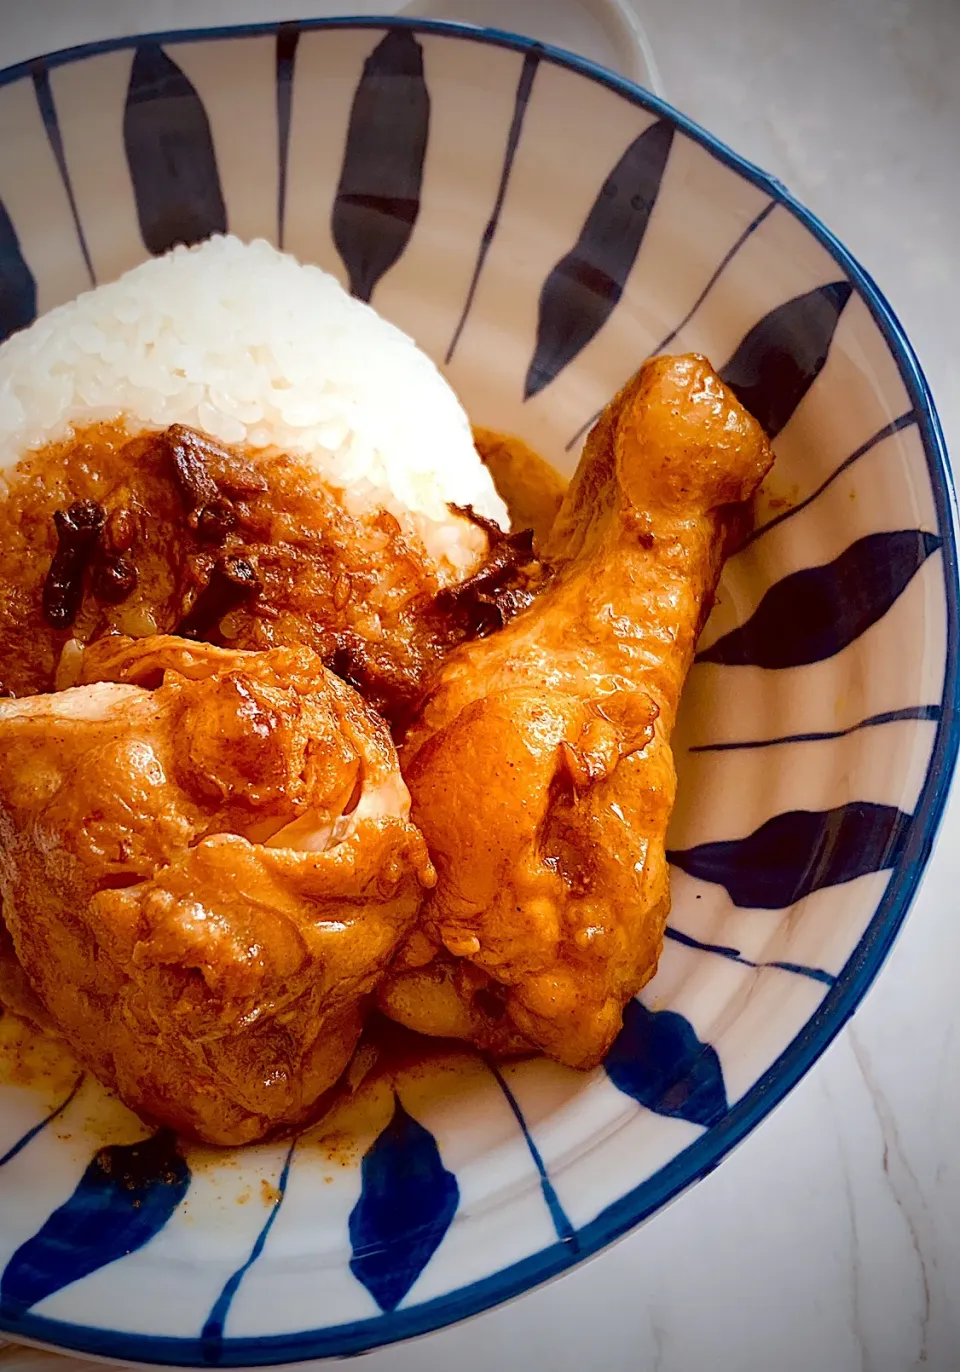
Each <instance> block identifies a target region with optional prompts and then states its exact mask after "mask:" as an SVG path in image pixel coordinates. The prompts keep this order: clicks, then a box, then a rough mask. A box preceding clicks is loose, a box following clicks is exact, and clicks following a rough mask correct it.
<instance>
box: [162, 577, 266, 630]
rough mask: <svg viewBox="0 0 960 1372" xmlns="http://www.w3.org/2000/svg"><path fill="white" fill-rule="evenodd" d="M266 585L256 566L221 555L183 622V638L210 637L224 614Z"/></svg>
mask: <svg viewBox="0 0 960 1372" xmlns="http://www.w3.org/2000/svg"><path fill="white" fill-rule="evenodd" d="M262 589H263V587H262V586H261V584H260V579H259V577H258V576H257V574H256V572H255V571H254V569H253V567H252V566H251V565H250V563H249V562H247V560H246V559H245V558H242V557H221V558H220V559H219V561H217V562H215V563H214V564H213V568H212V570H211V572H210V580H209V581H208V582H207V584H206V586H204V588H203V590H202V591H201V592H200V594H199V595H198V596H197V598H196V600H195V601H194V602H193V605H192V606H191V608H190V610H189V611H188V613H187V614H186V616H185V617H184V619H183V620H182V621H181V622H180V625H179V627H178V628H177V631H176V632H177V633H178V634H179V635H180V636H181V638H193V639H203V638H206V637H207V636H208V635H209V634H210V633H212V632H213V630H214V629H215V628H216V627H217V625H218V624H219V623H220V621H221V619H223V617H224V615H228V614H229V613H230V611H231V610H235V609H236V608H237V607H238V606H239V605H242V604H243V603H244V602H245V601H247V600H251V599H252V598H253V597H254V596H257V595H259V594H260V592H261V590H262Z"/></svg>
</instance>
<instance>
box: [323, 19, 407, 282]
mask: <svg viewBox="0 0 960 1372" xmlns="http://www.w3.org/2000/svg"><path fill="white" fill-rule="evenodd" d="M429 126H430V95H429V93H428V91H427V85H426V82H425V81H424V79H423V50H422V49H421V47H420V44H419V43H418V42H417V40H416V38H414V36H413V34H412V33H411V32H410V31H409V30H408V29H392V30H391V31H390V32H389V33H388V34H387V36H386V37H385V38H384V39H383V41H382V42H380V43H379V44H378V45H377V47H376V48H375V49H374V50H373V52H372V53H371V55H370V56H369V57H368V58H367V60H366V62H365V63H364V67H363V75H362V76H361V78H360V81H359V83H358V85H357V90H356V94H355V95H354V98H353V107H352V109H351V111H350V127H349V129H348V130H347V144H346V148H345V150H344V154H343V166H342V168H341V171H340V184H339V185H338V187H337V194H336V199H335V200H334V203H333V217H332V225H331V227H332V231H333V241H334V243H336V245H337V251H338V252H339V254H340V256H341V258H342V259H343V265H344V266H345V267H346V269H347V274H348V276H349V278H350V290H351V292H352V293H353V294H354V295H355V296H357V297H358V298H359V299H360V300H369V299H370V297H371V296H372V295H373V292H374V288H375V287H376V285H377V282H378V281H379V280H380V278H381V277H382V276H383V275H384V273H385V272H387V271H389V269H390V268H391V267H392V266H393V264H394V263H395V262H396V261H397V259H398V258H399V257H400V256H401V254H402V253H403V250H404V248H406V246H407V243H408V242H409V241H410V235H411V234H412V233H413V226H414V224H415V223H416V220H417V216H418V214H419V213H420V184H421V181H422V179H423V159H424V157H425V156H426V151H427V134H428V131H429Z"/></svg>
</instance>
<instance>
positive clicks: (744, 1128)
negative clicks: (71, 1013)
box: [0, 16, 960, 1367]
mask: <svg viewBox="0 0 960 1372" xmlns="http://www.w3.org/2000/svg"><path fill="white" fill-rule="evenodd" d="M281 28H295V29H297V30H298V31H300V32H303V33H307V32H311V31H316V30H330V29H388V28H410V29H416V30H417V31H418V32H426V33H433V34H437V35H439V36H446V37H449V38H458V39H461V40H464V41H469V42H475V43H485V44H490V45H492V46H494V47H499V48H507V49H510V50H512V51H514V52H521V53H524V54H526V53H536V54H537V55H538V56H539V57H541V58H543V59H546V60H547V61H550V62H554V63H556V64H557V65H559V66H561V67H565V68H567V70H569V71H573V72H576V73H577V74H578V75H580V76H584V77H586V78H587V79H588V80H591V81H595V82H599V84H601V85H603V86H606V87H607V88H608V89H609V90H612V91H614V92H615V93H616V94H617V95H620V96H623V97H624V98H625V99H627V100H629V101H631V102H632V103H633V104H635V105H639V106H640V107H641V108H643V109H645V110H649V111H651V112H652V113H654V114H657V115H659V116H662V117H664V118H667V119H669V120H671V121H672V122H673V123H674V125H675V126H676V127H677V128H678V129H679V130H680V131H681V132H682V133H684V134H686V135H687V137H689V138H691V139H692V140H693V141H694V142H696V143H699V144H700V145H701V146H702V147H704V148H706V149H707V151H708V152H710V153H712V154H713V156H714V157H716V158H717V159H718V161H720V162H723V163H724V164H725V165H726V166H728V167H730V168H731V170H733V171H735V172H737V173H738V174H739V175H740V176H742V177H744V178H745V179H746V180H747V181H750V182H752V184H753V185H755V186H758V187H759V188H760V189H761V190H764V191H766V192H767V193H768V194H769V195H770V196H771V198H772V199H773V200H775V201H776V203H777V204H778V205H782V206H784V207H785V208H786V209H788V210H789V211H790V212H791V213H792V214H793V215H794V216H795V218H797V219H798V220H799V221H800V223H801V224H803V225H804V227H805V228H806V229H808V230H809V231H810V233H812V234H813V236H814V237H815V238H816V239H817V240H818V241H819V242H820V243H821V244H822V245H823V246H824V247H825V248H826V249H827V251H828V252H829V253H830V255H831V256H832V257H833V259H834V260H835V261H836V262H837V263H838V264H839V265H840V266H841V267H842V268H843V270H844V271H845V272H846V274H847V276H848V277H849V279H850V281H851V282H852V283H853V284H854V286H856V288H857V290H858V292H859V294H860V296H861V298H862V299H863V300H864V302H865V303H866V305H867V307H868V309H869V310H870V313H871V315H872V316H873V318H874V320H875V321H876V324H877V326H878V328H879V329H880V332H881V333H882V335H883V337H884V339H885V341H886V343H887V345H888V347H889V348H890V351H891V353H892V355H893V357H894V358H895V359H896V362H897V365H898V368H899V371H900V375H901V377H902V379H903V381H904V384H905V386H906V388H907V392H908V394H909V396H910V401H911V404H912V405H913V407H914V409H915V411H916V414H917V421H918V427H919V430H920V434H921V437H922V440H923V447H924V453H925V455H926V459H927V466H928V468H929V472H930V480H931V486H932V489H933V495H934V503H935V506H936V512H937V523H938V532H939V534H940V537H941V539H942V557H943V569H944V589H945V600H946V614H947V653H946V666H945V672H944V682H943V700H942V709H941V716H940V720H939V723H938V725H937V732H936V737H935V740H934V745H933V751H932V754H931V758H930V764H929V766H928V769H927V774H926V777H925V779H924V784H923V789H922V792H921V795H920V800H919V802H918V804H917V808H916V810H915V812H914V823H913V824H912V825H911V827H910V835H909V838H908V840H907V843H906V846H905V848H904V852H903V854H902V856H901V858H900V862H899V863H898V865H897V867H896V868H895V869H894V871H893V873H892V875H891V877H890V881H889V883H888V885H887V889H886V891H885V892H884V895H883V899H882V900H881V902H880V904H879V905H878V907H877V909H876V912H875V913H874V916H873V919H872V920H871V921H870V924H869V925H868V927H867V929H866V932H865V933H864V935H863V937H862V938H861V939H860V942H859V943H858V944H857V947H856V948H855V949H854V951H853V953H852V954H851V955H850V957H849V958H848V959H847V962H846V964H845V965H844V967H843V969H842V971H841V972H840V973H839V975H838V977H837V980H836V982H835V983H834V985H833V986H832V987H831V988H830V990H828V991H827V993H826V995H825V996H824V998H823V1000H822V1001H821V1003H820V1005H819V1007H818V1008H817V1010H816V1011H815V1012H814V1014H813V1015H811V1017H810V1019H809V1020H808V1021H807V1022H806V1024H805V1025H804V1026H803V1028H802V1029H801V1030H800V1031H799V1033H798V1034H797V1035H796V1036H795V1037H794V1038H793V1040H792V1041H791V1042H790V1043H789V1044H788V1045H787V1047H786V1048H785V1049H784V1050H783V1052H782V1053H781V1054H780V1056H779V1057H778V1058H777V1059H776V1060H775V1061H774V1062H773V1063H772V1064H771V1065H770V1067H768V1068H767V1070H766V1071H765V1072H764V1073H763V1075H762V1076H761V1077H760V1078H759V1079H758V1080H757V1081H756V1082H755V1083H754V1084H753V1086H752V1087H751V1088H750V1089H749V1090H748V1091H747V1092H746V1094H745V1095H744V1096H742V1097H741V1098H740V1100H738V1101H737V1102H736V1104H735V1105H733V1106H731V1108H730V1110H729V1112H728V1113H727V1114H726V1115H725V1116H724V1118H723V1119H722V1120H721V1122H720V1123H719V1124H716V1125H714V1126H713V1127H712V1128H711V1129H709V1130H707V1132H706V1133H704V1134H703V1135H702V1136H701V1137H700V1138H699V1139H697V1140H696V1141H695V1142H694V1143H692V1144H690V1145H689V1146H688V1147H687V1148H685V1149H684V1150H683V1152H681V1153H678V1154H677V1156H676V1157H675V1158H673V1159H672V1160H671V1161H670V1162H669V1163H668V1164H667V1165H666V1166H665V1167H663V1168H662V1169H661V1170H660V1171H659V1172H657V1173H655V1174H654V1176H652V1177H649V1178H648V1179H647V1180H646V1181H644V1182H641V1183H640V1185H639V1186H637V1187H635V1188H634V1189H633V1190H631V1191H630V1192H628V1193H627V1194H626V1195H625V1196H622V1197H621V1198H620V1200H618V1201H615V1202H613V1204H611V1205H609V1206H608V1207H607V1208H606V1209H605V1210H603V1211H602V1212H601V1213H600V1214H599V1215H598V1216H597V1217H596V1218H595V1219H593V1220H591V1221H590V1222H589V1223H588V1224H586V1225H585V1226H584V1227H583V1228H582V1229H580V1230H578V1231H577V1233H576V1235H575V1236H574V1240H573V1242H570V1241H568V1242H558V1243H556V1244H552V1245H551V1246H549V1247H548V1248H546V1249H543V1250H541V1251H540V1252H539V1253H535V1254H533V1255H532V1256H531V1257H528V1258H524V1259H523V1260H521V1261H520V1262H517V1263H513V1264H512V1265H511V1266H510V1267H506V1268H504V1269H502V1270H501V1271H500V1272H497V1273H494V1274H493V1275H492V1276H489V1277H485V1278H483V1279H482V1280H480V1281H477V1282H472V1283H471V1284H470V1285H469V1286H465V1287H461V1288H460V1289H459V1290H458V1291H451V1292H448V1293H447V1294H446V1295H444V1296H437V1297H435V1298H434V1299H432V1300H429V1301H424V1302H423V1303H422V1304H420V1305H416V1306H413V1307H411V1308H410V1309H409V1310H397V1311H393V1312H392V1313H390V1314H383V1315H377V1316H373V1317H371V1318H370V1319H366V1320H357V1321H354V1322H352V1323H349V1324H342V1325H329V1326H326V1327H324V1328H321V1329H314V1330H305V1331H303V1332H301V1333H295V1334H272V1335H266V1336H263V1337H261V1338H255V1337H246V1338H236V1339H231V1338H225V1339H224V1340H223V1342H222V1344H221V1345H220V1346H219V1349H218V1351H217V1357H216V1362H217V1365H219V1366H222V1367H255V1366H277V1365H280V1364H283V1363H288V1362H299V1361H304V1360H308V1359H312V1358H321V1357H337V1356H349V1355H351V1354H356V1353H362V1352H366V1351H368V1350H371V1349H374V1348H377V1347H382V1346H383V1345H385V1344H390V1343H395V1342H397V1341H399V1340H401V1339H409V1338H413V1337H415V1336H416V1335H419V1334H427V1333H431V1332H433V1331H435V1330H437V1329H441V1328H444V1327H445V1326H447V1325H450V1324H454V1323H457V1322H459V1321H460V1320H464V1319H467V1318H469V1317H470V1316H473V1315H479V1314H481V1313H482V1312H483V1311H485V1310H489V1309H491V1308H492V1307H493V1306H497V1305H500V1304H502V1303H503V1302H504V1301H508V1300H512V1299H514V1298H515V1297H517V1296H520V1295H523V1294H524V1292H526V1291H529V1290H531V1289H532V1288H533V1287H536V1286H539V1285H541V1284H542V1283H543V1282H545V1281H548V1280H550V1279H551V1278H553V1277H557V1276H560V1275H561V1274H562V1273H563V1272H565V1271H568V1270H569V1269H570V1268H572V1267H574V1266H576V1265H578V1264H579V1263H580V1262H582V1261H583V1260H584V1259H585V1258H588V1257H591V1256H592V1255H593V1254H595V1253H597V1252H599V1251H600V1250H601V1249H603V1248H605V1247H607V1245H608V1244H611V1243H613V1242H614V1241H615V1240H616V1239H619V1238H621V1237H623V1236H624V1235H625V1234H627V1233H628V1232H629V1231H630V1230H631V1229H634V1228H635V1227H636V1226H637V1225H638V1224H640V1223H641V1222H642V1221H643V1220H645V1219H647V1218H648V1217H649V1216H650V1215H652V1214H653V1213H654V1212H655V1211H657V1210H659V1209H661V1208H662V1207H663V1206H664V1205H666V1204H667V1203H668V1202H669V1201H671V1200H674V1199H675V1198H676V1197H677V1196H679V1195H680V1194H681V1192H683V1191H685V1190H686V1189H687V1188H688V1187H689V1186H692V1185H693V1184H694V1182H697V1181H699V1180H700V1179H701V1178H702V1177H705V1176H707V1175H708V1174H709V1173H710V1172H712V1171H713V1169H714V1168H715V1167H716V1166H717V1165H718V1164H719V1163H720V1162H721V1161H722V1159H723V1158H724V1157H725V1156H726V1155H727V1153H729V1152H730V1151H731V1149H732V1148H734V1147H735V1146H736V1145H737V1144H738V1143H739V1142H740V1141H741V1140H742V1139H743V1138H745V1137H746V1135H747V1134H749V1133H750V1132H751V1131H752V1130H753V1129H754V1128H755V1127H756V1126H757V1125H758V1124H759V1123H760V1121H761V1120H762V1119H764V1118H765V1117H766V1116H767V1115H769V1113H770V1112H771V1110H773V1108H774V1107H775V1106H776V1105H778V1104H779V1103H780V1101H781V1100H783V1098H784V1096H786V1094H787V1092H788V1091H790V1090H792V1088H793V1087H794V1086H795V1085H796V1084H797V1082H798V1081H799V1080H800V1078H801V1077H802V1076H803V1075H804V1074H805V1073H806V1072H807V1071H808V1070H809V1069H810V1067H812V1066H813V1064H814V1063H815V1062H816V1060H817V1059H818V1058H819V1057H820V1056H821V1055H822V1054H823V1053H824V1052H825V1051H826V1049H827V1048H828V1047H829V1045H830V1043H831V1042H832V1041H833V1039H834V1038H835V1037H836V1036H837V1034H838V1033H839V1032H840V1030H841V1029H842V1028H843V1026H844V1025H845V1024H846V1022H847V1020H848V1019H849V1018H850V1016H851V1015H852V1014H853V1012H854V1010H855V1009H856V1008H857V1006H858V1005H859V1003H860V1001H861V1000H862V999H863V997H864V995H865V994H866V992H867V991H868V989H869V988H870V986H871V984H872V983H873V981H874V980H875V978H876V976H877V974H878V972H879V971H880V969H881V967H882V966H883V963H884V961H885V960H886V957H887V955H888V954H889V952H890V949H891V948H892V947H893V944H894V941H895V939H896V937H897V934H898V933H899V931H900V928H901V926H902V924H903V921H904V919H905V918H906V915H907V912H908V910H909V909H910V906H911V904H912V902H913V898H914V896H915V895H916V892H917V888H918V886H919V883H920V878H921V876H922V874H923V872H924V869H925V867H926V865H927V862H928V861H929V858H930V853H931V850H932V848H933V843H934V840H935V838H936V835H937V831H938V829H939V827H940V821H941V819H942V817H943V812H944V807H945V805H946V802H947V797H948V795H949V791H950V783H951V780H952V776H953V769H954V764H955V762H956V759H957V752H958V748H960V722H958V720H957V717H956V706H957V703H958V655H957V629H958V622H960V583H958V553H957V505H956V495H955V492H954V487H953V480H952V477H951V473H950V465H949V460H948V457H947V448H946V443H945V441H944V437H943V431H942V428H941V426H940V420H939V418H938V416H937V412H936V408H935V406H934V403H933V397H932V396H931V394H930V388H929V386H928V385H927V381H926V378H925V377H924V375H923V371H922V370H921V367H920V364H919V362H918V360H917V357H916V355H915V353H914V351H913V348H912V347H911V346H910V343H909V341H908V339H907V336H906V334H905V333H904V330H903V327H902V326H901V324H900V321H899V320H898V319H897V317H896V315H895V314H894V312H893V310H892V309H891V307H890V305H889V304H888V303H887V300H886V298H885V297H884V295H883V293H882V291H881V290H880V289H879V287H878V286H877V285H876V283H875V282H874V280H873V278H872V277H871V276H870V275H869V273H868V272H866V271H865V270H864V268H863V267H862V266H861V265H860V264H859V262H857V261H856V259H855V258H854V257H853V256H852V255H851V254H850V253H849V252H848V251H847V249H846V248H845V247H844V246H843V244H842V243H841V242H840V241H839V239H837V238H836V237H835V235H834V234H833V233H831V231H830V230H829V229H828V228H827V227H826V225H825V224H823V223H822V222H821V221H820V220H819V219H818V218H817V217H816V215H814V214H812V213H811V212H810V211H809V210H808V209H806V208H805V206H803V205H802V204H800V202H799V201H798V200H796V199H795V198H794V196H793V195H791V193H790V191H788V190H787V188H786V186H785V185H784V184H783V182H781V181H778V180H777V179H776V177H773V176H771V175H770V174H769V173H767V172H765V171H762V170H761V168H759V167H757V166H755V165H754V164H753V163H752V162H748V161H747V160H746V159H745V158H743V157H740V156H738V154H737V153H735V152H733V151H732V150H731V149H730V148H728V147H727V146H726V144H725V143H723V142H721V141H720V139H718V138H715V137H714V135H713V134H711V133H709V132H708V131H707V130H706V129H704V128H702V127H701V126H700V125H699V124H697V123H695V122H694V120H692V119H689V118H688V117H687V116H686V115H684V114H681V113H680V112H679V111H678V110H675V109H674V108H673V107H672V106H671V105H669V104H667V102H666V101H665V100H662V99H661V98H660V97H659V96H656V95H653V94H651V93H650V92H649V91H647V90H644V89H643V88H642V87H640V86H637V85H635V84H634V83H633V82H631V81H628V80H627V79H626V78H625V77H622V76H618V75H617V74H616V73H615V72H612V71H609V70H608V69H607V68H605V67H601V66H600V65H598V64H597V63H596V62H592V61H590V60H589V59H588V58H585V57H578V56H577V55H576V54H575V53H570V52H566V51H564V50H563V49H561V48H555V47H552V46H550V45H549V44H545V43H540V42H537V41H535V40H534V39H531V38H523V37H521V36H520V35H518V34H513V33H508V32H505V31H503V30H500V29H493V28H478V27H474V26H472V25H467V24H456V23H450V22H446V21H442V20H429V19H404V18H402V17H399V16H397V17H393V16H381V17H375V16H369V17H367V16H364V17H357V18H334V19H305V20H282V21H271V22H269V23H264V24H242V25H234V26H227V27H219V28H201V29H175V30H170V31H166V32H162V33H149V34H136V35H129V36H126V37H122V38H115V39H104V40H101V41H98V42H94V43H85V44H81V45H79V46H77V47H73V48H64V49H61V50H60V51H58V52H55V53H50V54H46V55H44V56H43V57H41V58H34V59H31V60H28V61H26V62H21V63H18V64H17V65H16V66H13V67H8V68H6V69H5V70H3V71H0V87H2V86H6V85H9V84H10V83H11V82H13V81H17V80H20V79H21V78H23V77H27V76H30V75H31V73H32V70H33V68H34V66H35V64H36V62H38V61H42V62H44V63H45V65H46V66H47V67H48V68H49V67H55V66H63V65H65V64H67V63H70V62H76V61H81V60H82V59H83V58H85V57H93V56H96V55H99V54H101V53H106V52H116V51H119V50H124V49H127V48H133V47H136V46H137V45H138V44H140V43H145V42H156V43H184V42H204V41H208V40H217V39H224V38H239V37H255V36H266V35H269V34H275V33H276V32H277V30H278V29H281ZM0 1331H2V1332H7V1333H9V1334H12V1335H13V1336H14V1337H16V1338H21V1339H26V1340H28V1341H30V1342H35V1343H39V1344H47V1345H49V1346H53V1347H56V1348H60V1349H65V1350H69V1351H74V1352H79V1353H88V1354H92V1355H94V1356H100V1357H106V1358H116V1359H122V1360H125V1361H130V1362H141V1363H154V1364H158V1363H159V1364H166V1365H178V1366H190V1365H196V1364H197V1363H201V1362H204V1361H206V1360H207V1358H206V1357H205V1356H204V1354H205V1351H206V1350H204V1348H203V1345H202V1344H201V1340H200V1338H199V1337H197V1338H195V1339H185V1338H166V1337H163V1336H162V1335H155V1334H127V1333H120V1332H118V1331H116V1330H109V1329H95V1328H92V1327H87V1326H84V1325H77V1324H71V1323H68V1322H66V1321H60V1320H53V1319H47V1318H44V1317H43V1316H35V1315H26V1316H24V1317H22V1318H21V1319H20V1320H19V1321H17V1322H15V1323H11V1322H4V1321H0ZM207 1357H209V1353H208V1354H207Z"/></svg>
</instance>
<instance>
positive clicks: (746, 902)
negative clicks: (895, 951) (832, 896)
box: [667, 800, 913, 910]
mask: <svg viewBox="0 0 960 1372" xmlns="http://www.w3.org/2000/svg"><path fill="white" fill-rule="evenodd" d="M912 822H913V819H912V816H911V815H906V814H904V813H903V811H902V810H897V809H895V808H894V807H893V806H890V805H875V804H873V803H872V802H870V801H865V800H857V801H852V802H851V803H850V804H848V805H839V806H837V808H836V809H834V810H790V811H788V812H787V813H786V814H783V815H775V816H774V817H773V819H768V820H767V822H766V823H765V824H762V825H761V826H760V828H759V829H756V830H754V832H753V833H752V834H748V835H747V837H746V838H737V839H727V840H723V841H721V842H719V843H702V844H700V845H699V846H698V847H696V848H685V849H679V850H674V851H671V852H668V853H667V858H668V859H669V861H670V862H672V863H673V865H674V866H675V867H679V868H680V870H681V871H683V872H686V873H688V875H689V876H692V877H697V878H698V879H699V880H700V881H712V882H714V883H715V884H717V885H719V886H725V887H726V889H727V892H728V894H729V896H730V899H731V900H732V901H733V903H734V905H739V906H740V907H741V908H742V909H747V910H754V909H756V910H783V909H786V907H787V906H788V905H793V904H794V902H795V901H798V900H802V899H803V897H804V896H808V895H810V893H811V892H812V891H819V890H821V889H822V888H823V887H825V886H837V885H839V884H840V883H841V882H844V881H853V880H854V878H855V877H861V876H866V875H867V873H869V872H881V871H884V870H886V869H887V868H888V867H894V866H896V863H897V861H898V860H899V858H900V855H901V853H902V851H903V847H904V844H905V843H906V841H907V837H908V835H909V832H910V826H911V824H912Z"/></svg>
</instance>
